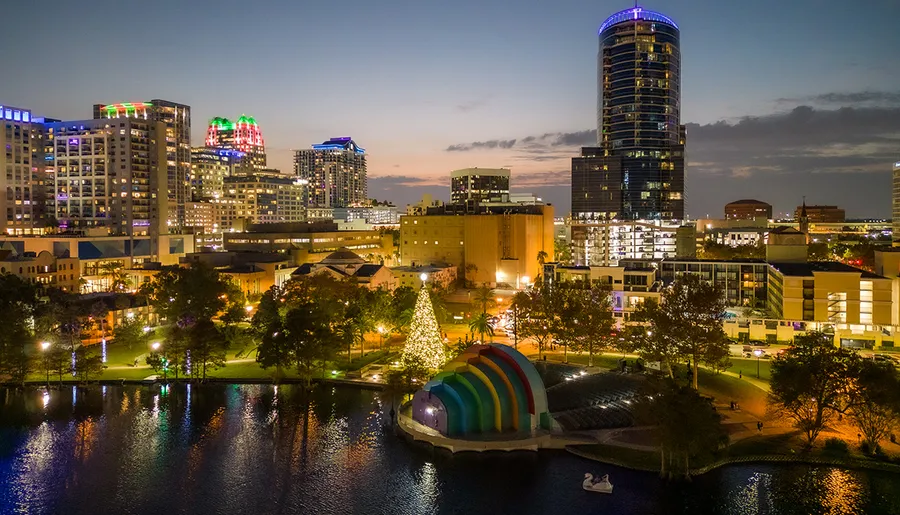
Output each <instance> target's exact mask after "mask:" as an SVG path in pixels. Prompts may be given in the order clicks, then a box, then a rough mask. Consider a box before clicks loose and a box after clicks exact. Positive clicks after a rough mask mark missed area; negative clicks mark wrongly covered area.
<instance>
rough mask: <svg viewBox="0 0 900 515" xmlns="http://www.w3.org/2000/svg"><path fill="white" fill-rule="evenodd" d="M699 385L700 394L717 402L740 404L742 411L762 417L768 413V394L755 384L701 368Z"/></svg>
mask: <svg viewBox="0 0 900 515" xmlns="http://www.w3.org/2000/svg"><path fill="white" fill-rule="evenodd" d="M699 374H700V377H699V378H698V381H697V384H698V386H699V387H700V393H702V394H704V395H710V396H712V397H715V398H716V401H717V402H721V403H725V404H727V403H729V402H731V401H736V402H738V403H740V405H741V409H743V410H745V411H748V412H750V413H752V414H753V415H755V416H757V417H762V416H763V415H764V414H765V412H766V395H767V394H766V392H765V391H763V390H762V389H760V388H757V387H756V386H754V385H753V384H751V383H749V382H747V381H744V380H742V379H738V378H736V377H732V376H728V375H724V374H715V373H713V372H712V371H711V370H706V369H703V368H701V369H700V371H699Z"/></svg>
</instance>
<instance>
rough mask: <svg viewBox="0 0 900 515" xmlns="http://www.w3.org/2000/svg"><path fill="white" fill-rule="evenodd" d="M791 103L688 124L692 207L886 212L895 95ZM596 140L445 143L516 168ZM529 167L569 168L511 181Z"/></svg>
mask: <svg viewBox="0 0 900 515" xmlns="http://www.w3.org/2000/svg"><path fill="white" fill-rule="evenodd" d="M792 101H793V102H798V101H803V102H804V103H803V104H802V105H796V104H795V105H793V106H785V107H786V108H787V109H785V110H784V111H782V112H778V113H775V114H768V115H759V116H745V117H743V118H739V119H737V121H735V122H725V121H720V122H716V123H710V124H696V123H688V124H687V149H686V156H687V166H686V170H687V171H686V177H687V179H686V180H687V188H686V198H687V199H688V203H687V206H688V212H689V213H691V214H693V215H695V216H697V215H700V214H706V213H713V214H714V215H718V214H720V213H721V206H722V205H724V204H725V203H727V202H728V201H729V200H733V199H736V198H743V197H745V196H746V195H748V194H751V192H752V191H756V192H757V193H755V194H756V195H758V196H759V197H760V200H767V201H769V202H770V203H772V204H773V205H776V209H779V203H780V208H781V209H783V210H788V209H789V208H790V209H792V208H793V207H792V206H793V205H795V204H796V199H795V198H794V197H796V198H799V197H801V196H802V195H807V196H808V197H809V198H811V199H813V202H820V203H825V202H828V203H837V204H840V205H842V206H844V207H845V208H846V209H847V211H848V215H850V216H868V217H874V216H887V215H889V214H890V208H889V207H890V169H891V164H892V163H894V162H896V161H898V160H900V93H891V92H870V91H864V92H858V93H827V94H818V95H813V96H809V97H804V98H801V99H793V100H792V99H778V102H779V103H782V104H786V103H789V102H792ZM500 142H504V145H503V146H501V145H500V144H499V143H500ZM595 143H596V132H595V131H594V130H590V129H588V130H583V131H575V132H549V133H543V134H532V135H526V136H524V137H520V138H516V139H508V140H501V139H497V140H491V141H487V142H474V143H461V144H457V145H451V146H450V147H448V148H447V150H448V151H464V150H476V149H484V150H492V151H495V152H499V151H501V150H503V151H505V152H506V159H507V160H513V161H514V162H516V163H517V166H516V168H517V169H518V170H525V169H532V170H533V169H544V170H547V169H551V170H568V169H570V163H571V158H572V157H576V156H577V155H578V154H579V147H581V146H591V145H594V144H595ZM529 162H533V163H534V166H530V167H529V166H528V163H529ZM530 175H534V177H535V179H534V181H535V182H541V181H546V183H547V184H554V180H553V179H552V178H556V180H557V181H558V182H556V183H555V184H556V185H560V184H562V179H561V177H562V176H565V175H566V173H563V172H531V173H528V172H520V173H517V174H516V177H515V179H514V182H515V184H514V186H516V185H519V184H521V185H523V186H526V185H529V184H530V183H531V184H533V183H534V182H532V179H529V178H528V177H529V176H530ZM567 180H568V178H566V181H567ZM788 185H789V187H788ZM712 186H715V187H716V188H717V189H711V187H712ZM701 192H702V194H701ZM556 200H557V203H558V204H560V205H563V203H562V202H559V200H561V199H556ZM567 201H568V199H566V203H567Z"/></svg>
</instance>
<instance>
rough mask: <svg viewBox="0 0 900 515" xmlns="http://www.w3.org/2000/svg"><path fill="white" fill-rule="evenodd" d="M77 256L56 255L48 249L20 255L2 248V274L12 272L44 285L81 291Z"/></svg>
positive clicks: (0, 261)
mask: <svg viewBox="0 0 900 515" xmlns="http://www.w3.org/2000/svg"><path fill="white" fill-rule="evenodd" d="M80 268H81V267H80V266H79V262H78V259H77V258H70V257H56V256H54V255H53V254H51V253H50V252H47V251H46V250H42V251H41V252H39V253H34V252H28V253H25V254H24V255H19V254H16V253H15V252H13V251H12V250H11V249H8V248H7V249H5V250H0V274H12V275H15V276H17V277H19V278H22V279H26V280H29V281H32V282H35V283H38V284H41V285H43V286H49V287H52V288H59V289H62V290H64V291H68V292H78V291H79V280H80V279H81V270H80Z"/></svg>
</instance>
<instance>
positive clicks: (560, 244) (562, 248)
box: [553, 240, 572, 265]
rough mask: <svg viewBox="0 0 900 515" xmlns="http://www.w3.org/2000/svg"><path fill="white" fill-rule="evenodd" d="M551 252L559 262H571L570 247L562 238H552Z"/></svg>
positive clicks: (566, 263) (565, 263)
mask: <svg viewBox="0 0 900 515" xmlns="http://www.w3.org/2000/svg"><path fill="white" fill-rule="evenodd" d="M553 254H554V255H555V256H556V260H557V261H558V262H559V263H561V264H564V265H568V264H570V263H572V249H571V248H570V247H569V244H568V243H566V242H565V241H564V240H553Z"/></svg>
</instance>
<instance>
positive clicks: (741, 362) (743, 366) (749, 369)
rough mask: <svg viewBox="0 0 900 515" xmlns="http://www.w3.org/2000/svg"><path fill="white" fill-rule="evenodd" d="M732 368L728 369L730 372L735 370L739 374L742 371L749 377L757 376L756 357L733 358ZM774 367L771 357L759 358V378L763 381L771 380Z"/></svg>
mask: <svg viewBox="0 0 900 515" xmlns="http://www.w3.org/2000/svg"><path fill="white" fill-rule="evenodd" d="M731 363H732V365H731V368H729V369H728V371H729V372H734V373H735V374H737V373H738V372H740V373H742V374H743V375H745V376H747V377H753V378H755V377H756V358H753V359H749V358H735V357H732V358H731ZM771 367H772V360H771V359H760V360H759V379H760V380H762V381H769V380H770V379H771V378H772V375H771V374H770V370H771Z"/></svg>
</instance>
